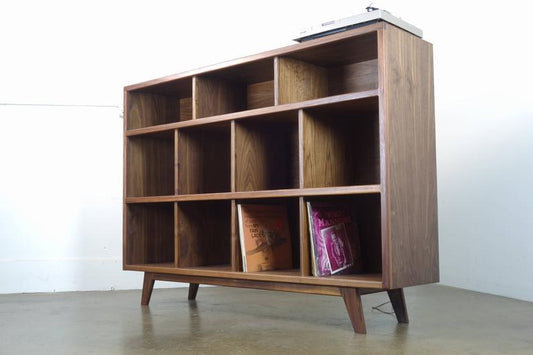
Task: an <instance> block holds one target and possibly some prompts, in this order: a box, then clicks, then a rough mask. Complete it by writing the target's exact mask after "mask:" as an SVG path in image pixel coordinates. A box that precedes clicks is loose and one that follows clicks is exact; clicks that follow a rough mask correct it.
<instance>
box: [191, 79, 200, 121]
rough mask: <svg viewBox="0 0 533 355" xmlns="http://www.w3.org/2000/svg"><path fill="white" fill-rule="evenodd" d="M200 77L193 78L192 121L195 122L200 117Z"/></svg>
mask: <svg viewBox="0 0 533 355" xmlns="http://www.w3.org/2000/svg"><path fill="white" fill-rule="evenodd" d="M197 81H198V77H197V76H193V77H192V99H191V101H192V102H191V105H192V119H193V120H195V119H196V118H197V116H198V83H197Z"/></svg>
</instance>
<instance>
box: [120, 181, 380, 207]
mask: <svg viewBox="0 0 533 355" xmlns="http://www.w3.org/2000/svg"><path fill="white" fill-rule="evenodd" d="M380 192H381V188H380V185H358V186H338V187H317V188H307V189H286V190H264V191H242V192H217V193H208V194H191V195H172V196H146V197H126V203H156V202H186V201H208V200H246V199H254V198H279V197H307V196H328V195H332V196H333V195H355V194H377V193H380Z"/></svg>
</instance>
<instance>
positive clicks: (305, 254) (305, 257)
mask: <svg viewBox="0 0 533 355" xmlns="http://www.w3.org/2000/svg"><path fill="white" fill-rule="evenodd" d="M304 121H305V120H304V111H303V110H298V188H300V189H303V188H304V138H305V137H304V124H305V122H304ZM306 208H307V207H306V205H305V200H304V198H303V197H299V198H298V218H299V221H298V224H299V228H298V229H299V231H300V235H299V238H300V273H301V275H302V276H310V275H311V274H310V269H309V262H310V260H309V255H310V253H309V238H308V237H307V230H308V227H307V213H306Z"/></svg>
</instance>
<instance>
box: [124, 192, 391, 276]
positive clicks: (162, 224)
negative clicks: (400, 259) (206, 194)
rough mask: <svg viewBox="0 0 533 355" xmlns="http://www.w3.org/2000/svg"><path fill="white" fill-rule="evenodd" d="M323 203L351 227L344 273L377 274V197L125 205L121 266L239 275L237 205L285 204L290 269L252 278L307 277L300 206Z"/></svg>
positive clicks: (306, 236) (306, 234)
mask: <svg viewBox="0 0 533 355" xmlns="http://www.w3.org/2000/svg"><path fill="white" fill-rule="evenodd" d="M326 201H327V202H333V203H342V204H343V205H346V206H348V208H349V210H350V211H351V213H352V216H353V220H354V222H355V224H356V225H357V229H358V235H357V238H358V248H359V250H358V255H359V256H360V260H359V267H358V269H357V270H353V272H352V271H350V270H348V271H349V272H348V274H349V273H353V275H358V276H357V277H358V278H361V276H363V275H375V274H381V270H382V256H381V206H380V194H378V193H373V194H354V195H343V196H321V197H291V198H276V199H270V198H269V199H250V200H219V201H192V202H179V203H134V204H127V205H126V207H125V208H126V225H125V228H126V229H125V246H124V250H125V260H124V264H125V266H126V267H127V266H138V268H137V269H140V270H141V269H142V268H143V267H145V268H146V267H149V266H154V267H163V268H177V269H181V270H187V269H189V270H204V271H206V270H207V271H208V272H220V271H222V272H233V273H236V272H242V270H243V265H242V264H243V263H242V255H241V247H240V243H239V221H238V218H237V206H238V205H239V204H259V205H265V204H276V205H283V206H285V207H286V211H287V219H288V229H289V232H290V233H289V234H290V246H291V248H290V250H291V254H292V255H291V261H290V262H289V264H290V267H287V268H286V269H285V270H272V271H264V272H260V273H254V274H264V275H289V276H304V277H306V276H309V277H313V276H312V275H313V271H312V269H313V265H312V264H313V262H312V260H313V257H312V255H313V253H312V248H311V239H310V230H309V225H308V219H307V218H308V215H307V209H306V204H307V202H311V203H314V202H319V203H322V202H326ZM348 237H349V236H348ZM350 242H351V241H350ZM133 269H135V268H133ZM200 274H201V273H200ZM244 274H251V273H244ZM343 274H344V275H339V276H330V277H341V278H343V277H344V278H346V277H349V275H346V272H344V273H343ZM226 276H228V275H226ZM373 279H374V280H375V279H376V277H373Z"/></svg>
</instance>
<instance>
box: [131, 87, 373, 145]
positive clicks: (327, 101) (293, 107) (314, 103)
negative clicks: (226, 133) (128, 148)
mask: <svg viewBox="0 0 533 355" xmlns="http://www.w3.org/2000/svg"><path fill="white" fill-rule="evenodd" d="M378 96H379V94H378V90H368V91H361V92H356V93H349V94H342V95H335V96H328V97H323V98H320V99H314V100H308V101H302V102H295V103H290V104H284V105H278V106H269V107H263V108H258V109H254V110H246V111H239V112H232V113H227V114H223V115H218V116H211V117H203V118H198V119H195V120H189V121H183V122H174V123H167V124H162V125H157V126H151V127H144V128H137V129H130V130H127V131H126V132H125V135H126V136H128V137H131V136H137V135H143V134H153V133H156V132H164V131H169V130H174V129H179V128H185V127H192V126H201V125H205V124H212V123H217V122H224V121H230V120H238V119H245V118H249V117H257V116H265V115H269V114H276V113H285V112H290V111H297V110H300V109H309V108H316V107H322V106H323V107H324V109H326V108H327V106H328V105H335V104H342V103H350V102H353V103H354V104H356V102H357V101H359V100H363V99H368V98H371V97H378Z"/></svg>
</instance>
